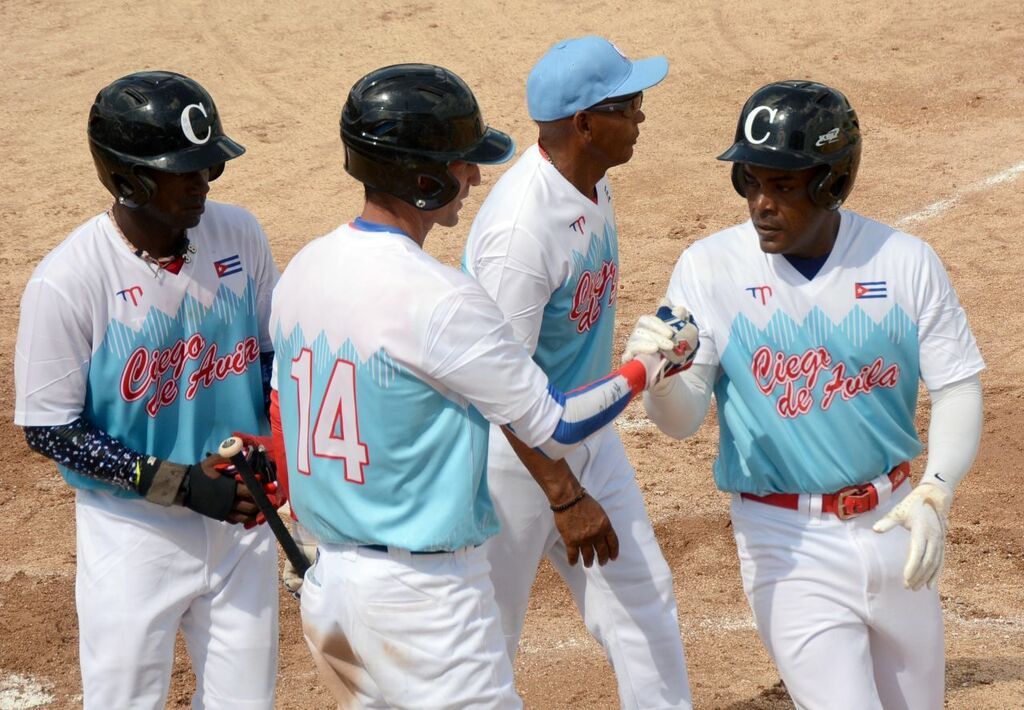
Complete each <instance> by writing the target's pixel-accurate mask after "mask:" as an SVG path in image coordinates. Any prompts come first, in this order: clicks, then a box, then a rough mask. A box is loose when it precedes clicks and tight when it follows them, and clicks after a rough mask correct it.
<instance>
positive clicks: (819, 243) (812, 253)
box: [787, 211, 841, 259]
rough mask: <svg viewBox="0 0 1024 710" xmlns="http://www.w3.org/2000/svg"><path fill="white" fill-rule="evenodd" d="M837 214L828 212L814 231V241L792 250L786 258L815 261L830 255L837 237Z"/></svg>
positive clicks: (838, 221) (838, 218)
mask: <svg viewBox="0 0 1024 710" xmlns="http://www.w3.org/2000/svg"><path fill="white" fill-rule="evenodd" d="M840 221H841V220H840V217H839V212H835V211H832V212H828V213H827V214H826V215H824V217H823V219H822V224H821V226H820V227H819V228H818V229H817V230H816V231H815V233H814V239H813V241H811V242H810V243H808V244H807V245H806V246H802V247H800V248H797V249H793V250H792V251H791V252H790V253H787V256H794V257H796V258H798V259H816V258H818V257H821V256H825V255H826V254H829V253H831V251H832V248H833V247H834V246H835V245H836V238H837V237H838V236H839V224H840Z"/></svg>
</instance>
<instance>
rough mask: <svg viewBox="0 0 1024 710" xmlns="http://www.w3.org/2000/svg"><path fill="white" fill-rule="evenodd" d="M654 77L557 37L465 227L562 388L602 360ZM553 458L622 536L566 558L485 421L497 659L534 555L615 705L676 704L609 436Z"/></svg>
mask: <svg viewBox="0 0 1024 710" xmlns="http://www.w3.org/2000/svg"><path fill="white" fill-rule="evenodd" d="M667 72H668V62H667V60H666V59H665V58H664V57H653V58H650V59H644V60H640V61H635V62H634V61H631V60H629V59H627V58H626V57H625V56H624V55H623V54H622V53H621V52H620V51H619V49H618V48H617V47H616V46H615V45H613V44H612V43H610V42H609V41H608V40H606V39H603V38H601V37H595V36H588V37H580V38H577V39H571V40H567V41H564V42H559V43H557V44H555V45H554V46H553V47H552V48H551V49H550V50H549V51H548V52H547V53H546V54H545V55H544V56H543V57H542V58H541V59H540V61H538V62H537V64H536V65H535V66H534V67H533V69H532V71H531V72H530V75H529V78H528V79H527V82H526V94H527V103H528V107H529V113H530V117H531V118H532V119H533V120H534V121H536V122H537V126H538V128H539V139H538V142H537V144H536V145H534V146H532V147H530V148H529V149H528V150H527V151H526V152H525V153H524V154H523V155H522V157H520V159H519V160H518V161H517V163H516V164H515V165H514V166H513V167H512V168H510V169H509V170H508V171H507V172H506V173H505V174H504V175H503V176H502V177H501V179H500V180H499V181H498V182H497V184H496V185H495V186H494V188H493V189H492V190H491V192H490V193H489V194H488V196H487V199H486V201H485V202H484V204H483V206H482V207H481V209H480V212H479V214H478V215H477V217H476V219H475V220H474V222H473V226H472V228H471V230H470V235H469V239H468V241H467V244H466V251H465V255H464V257H463V268H464V269H465V270H466V271H468V272H469V273H470V274H471V275H472V276H473V277H474V278H476V279H477V281H479V283H480V284H481V285H482V286H483V288H484V289H485V290H486V291H487V293H489V294H490V295H491V297H492V298H494V300H495V301H496V302H497V304H498V306H499V307H500V308H501V310H502V312H504V313H505V316H506V317H507V318H508V319H509V320H510V321H511V323H512V329H513V331H514V333H515V336H516V338H517V339H518V340H519V341H520V342H522V343H523V344H524V345H525V347H526V348H527V349H528V350H529V351H530V353H531V354H532V355H533V358H534V360H535V361H536V362H537V364H538V365H540V366H541V368H542V369H543V370H544V372H545V373H547V375H548V377H550V378H551V382H553V383H554V384H555V386H557V387H559V388H561V389H563V390H571V389H573V388H575V387H578V386H580V385H582V384H583V383H585V382H586V381H587V380H590V379H593V378H594V377H595V376H597V375H598V374H600V373H602V372H605V371H606V370H607V369H608V368H609V367H610V365H611V362H612V335H613V330H614V325H615V308H616V289H617V287H618V283H619V248H618V230H617V227H616V224H615V213H614V209H613V200H612V191H611V187H610V186H609V183H608V178H607V176H606V172H607V171H608V169H609V168H612V167H614V166H616V165H621V164H623V163H625V162H627V161H628V160H629V159H630V158H631V157H632V155H633V146H634V144H635V143H636V140H637V137H638V135H639V132H640V129H639V127H640V124H641V123H642V122H643V121H644V119H645V115H644V112H643V110H642V107H641V106H642V103H643V98H644V94H643V92H644V91H645V90H646V89H649V88H650V87H652V86H654V85H655V84H657V83H659V82H660V81H661V80H662V79H663V78H664V77H665V75H666V73H667ZM690 355H691V356H692V352H691V353H690ZM566 460H567V462H568V464H569V466H570V467H571V469H572V471H573V472H574V473H575V474H576V475H577V476H578V477H579V479H580V481H581V482H582V483H583V484H584V485H585V486H586V489H587V492H588V493H589V495H590V496H591V497H590V498H589V499H588V503H589V504H590V505H591V506H592V508H594V509H595V510H597V511H599V512H604V513H607V515H608V517H609V519H610V521H611V524H612V525H613V526H614V528H615V530H617V531H618V533H619V556H618V559H616V560H615V562H614V563H609V564H607V565H604V566H595V567H591V568H589V569H588V568H585V567H583V568H581V567H579V566H576V565H573V564H572V562H573V560H572V559H571V558H570V556H568V555H567V554H566V550H565V549H564V548H563V546H562V543H561V541H560V540H559V536H558V534H557V530H556V522H557V521H554V520H552V516H551V514H550V511H549V510H548V506H547V504H546V501H545V500H544V498H543V497H542V496H541V495H540V491H539V490H537V487H536V486H535V485H533V484H532V479H531V476H530V474H529V473H528V472H527V471H526V469H524V467H523V466H522V465H521V464H520V462H519V460H518V459H517V457H516V456H515V454H514V452H513V451H512V449H511V447H510V446H509V445H508V443H506V441H505V440H504V437H503V436H502V435H501V433H500V432H499V431H498V429H497V427H492V430H491V433H490V451H489V456H488V485H489V486H490V488H491V490H492V491H493V493H494V500H495V507H496V512H497V515H498V519H499V520H500V521H501V532H500V533H499V534H498V536H497V537H495V538H494V539H493V540H491V541H490V543H489V544H488V557H489V559H490V563H491V578H492V580H493V582H494V587H495V590H496V596H497V600H498V606H499V607H500V608H501V620H502V627H503V629H504V633H505V638H506V643H507V645H508V652H509V655H510V656H511V657H513V658H514V657H515V653H516V649H517V647H518V645H519V637H520V633H521V631H522V627H523V620H524V617H525V615H526V607H527V603H528V601H529V595H530V589H531V587H532V584H533V580H534V577H535V576H536V573H537V566H538V564H539V562H540V560H541V558H542V557H544V556H547V558H548V559H549V560H550V562H551V564H552V565H553V566H554V567H555V569H557V570H558V572H559V574H560V575H561V576H562V578H563V579H565V581H566V584H567V585H568V587H569V589H570V590H571V592H572V594H573V596H574V598H575V600H576V606H577V607H578V609H579V610H580V612H581V614H582V615H583V620H584V621H585V623H586V625H587V628H588V629H589V630H590V632H591V633H592V634H593V635H594V637H595V638H596V639H597V640H598V641H599V642H600V643H601V645H602V646H603V647H604V649H605V653H606V654H607V656H608V660H609V662H610V663H611V665H612V667H613V668H614V670H615V674H616V678H617V680H618V690H619V700H620V704H621V706H622V707H623V708H689V707H690V690H689V683H688V680H687V675H686V661H685V657H684V654H683V646H682V642H681V640H680V633H679V622H678V619H677V616H676V602H675V595H674V592H673V588H672V574H671V572H670V570H669V567H668V564H667V563H666V562H665V559H664V557H663V556H662V554H661V550H660V548H659V546H658V542H657V540H656V539H655V536H654V530H653V528H652V527H651V522H650V519H649V518H648V515H647V511H646V509H645V507H644V501H643V496H642V494H641V492H640V489H639V487H638V486H637V484H636V480H635V474H634V471H633V468H632V467H631V466H630V464H629V462H628V461H627V459H626V454H625V450H624V449H623V446H622V442H621V440H620V439H619V436H618V434H617V432H616V431H615V430H614V428H613V427H609V428H607V429H605V430H602V431H601V433H600V434H599V435H597V436H595V437H593V438H591V439H590V440H588V441H587V442H585V444H584V445H583V446H581V447H580V448H579V449H577V450H576V451H575V452H573V453H572V454H571V455H570V456H569V457H568V458H567V459H566ZM602 509H603V511H602Z"/></svg>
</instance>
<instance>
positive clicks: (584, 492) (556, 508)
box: [551, 486, 587, 513]
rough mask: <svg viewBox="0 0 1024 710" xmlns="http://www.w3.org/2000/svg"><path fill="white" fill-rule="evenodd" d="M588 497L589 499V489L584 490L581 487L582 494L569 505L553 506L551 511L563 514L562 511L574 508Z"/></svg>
mask: <svg viewBox="0 0 1024 710" xmlns="http://www.w3.org/2000/svg"><path fill="white" fill-rule="evenodd" d="M586 497H587V489H586V488H583V487H582V486H581V487H580V492H579V493H578V494H577V495H576V497H575V498H573V499H572V500H571V501H569V502H568V503H562V504H561V505H553V506H551V511H552V512H553V513H561V512H562V511H565V510H569V508H571V507H573V506H574V505H576V504H577V503H579V502H580V501H581V500H583V499H584V498H586Z"/></svg>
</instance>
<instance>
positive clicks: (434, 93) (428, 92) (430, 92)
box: [418, 86, 444, 102]
mask: <svg viewBox="0 0 1024 710" xmlns="http://www.w3.org/2000/svg"><path fill="white" fill-rule="evenodd" d="M418 90H419V92H420V94H421V95H422V96H423V97H424V98H425V99H428V100H430V101H434V102H438V101H440V100H441V99H443V98H444V94H443V93H442V92H440V91H438V90H437V89H434V88H433V87H430V86H421V87H419V88H418Z"/></svg>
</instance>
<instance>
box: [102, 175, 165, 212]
mask: <svg viewBox="0 0 1024 710" xmlns="http://www.w3.org/2000/svg"><path fill="white" fill-rule="evenodd" d="M111 181H112V182H113V185H114V188H115V189H116V191H117V192H116V196H117V201H118V202H119V203H120V204H122V205H124V206H125V207H127V208H128V209H137V208H139V207H141V206H142V205H144V204H146V203H147V202H149V201H150V199H152V197H153V195H154V194H156V182H154V181H153V178H151V177H149V176H148V175H146V174H145V173H142V172H140V171H139V166H137V165H133V166H131V167H129V168H128V174H127V175H123V174H121V173H119V172H114V173H113V174H112V175H111Z"/></svg>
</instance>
